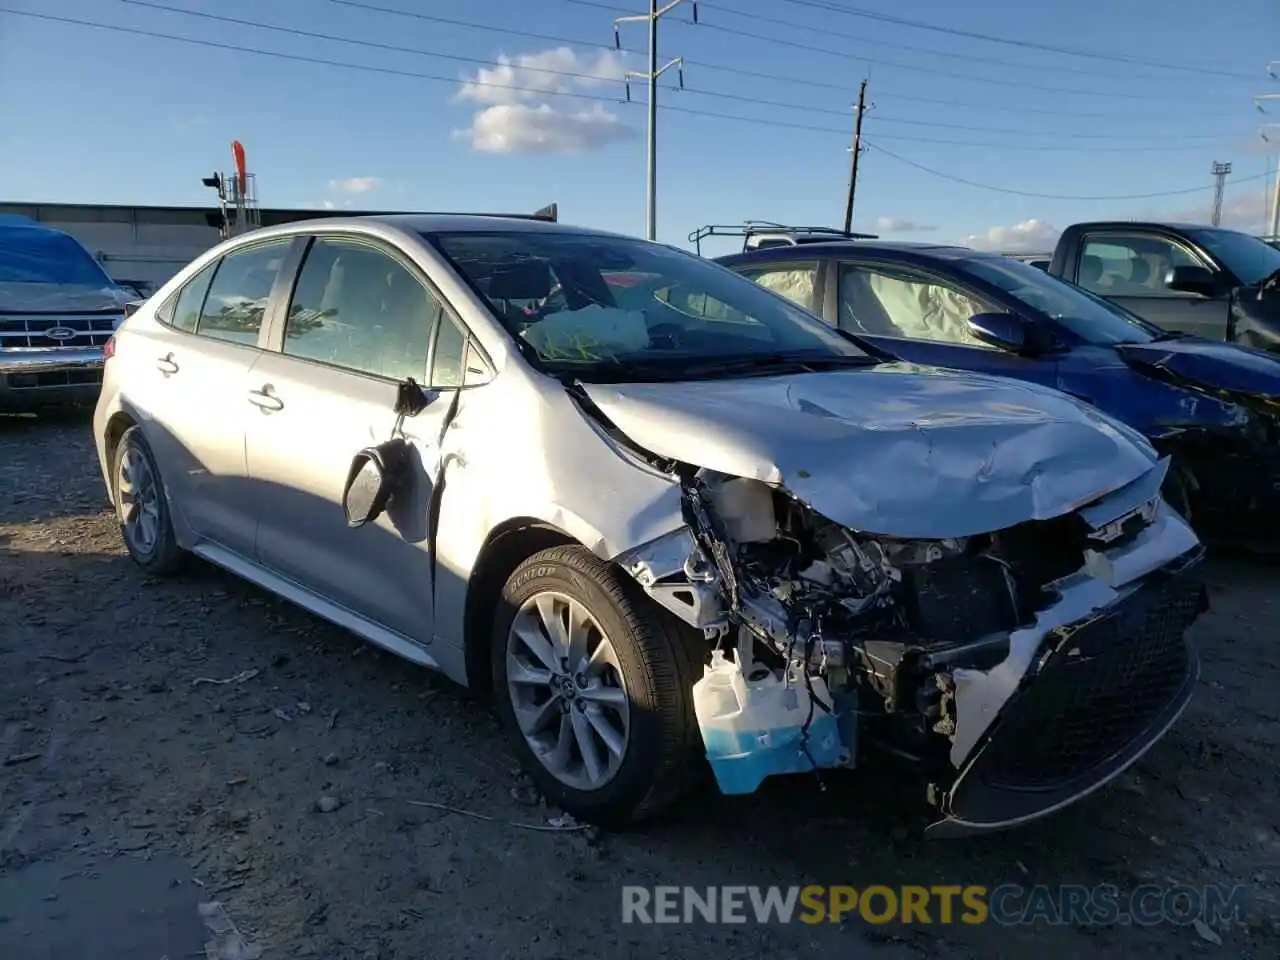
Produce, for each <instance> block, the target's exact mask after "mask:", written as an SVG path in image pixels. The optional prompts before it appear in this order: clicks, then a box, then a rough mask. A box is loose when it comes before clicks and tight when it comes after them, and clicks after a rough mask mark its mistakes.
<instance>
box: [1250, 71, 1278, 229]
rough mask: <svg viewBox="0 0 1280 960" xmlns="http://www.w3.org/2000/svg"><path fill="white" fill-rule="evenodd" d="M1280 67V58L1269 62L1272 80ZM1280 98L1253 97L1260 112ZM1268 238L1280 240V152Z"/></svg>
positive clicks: (1270, 95)
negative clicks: (1269, 103)
mask: <svg viewBox="0 0 1280 960" xmlns="http://www.w3.org/2000/svg"><path fill="white" fill-rule="evenodd" d="M1278 69H1280V60H1272V61H1271V62H1270V63H1268V64H1267V73H1268V74H1270V76H1271V79H1272V80H1276V79H1280V75H1277V70H1278ZM1268 100H1280V93H1264V94H1262V95H1261V96H1258V97H1254V98H1253V105H1254V106H1255V107H1257V108H1258V112H1259V113H1266V112H1267V110H1266V108H1265V107H1264V106H1263V105H1262V104H1263V102H1264V101H1268ZM1266 126H1267V127H1271V126H1275V124H1267V125H1266ZM1258 133H1259V135H1260V136H1261V137H1262V139H1263V140H1264V141H1268V140H1269V139H1270V138H1269V137H1268V136H1267V134H1266V127H1264V128H1262V129H1260V130H1259V131H1258ZM1267 239H1269V240H1280V152H1278V153H1277V154H1276V182H1275V184H1274V185H1273V193H1272V195H1271V229H1270V230H1269V231H1268V232H1267Z"/></svg>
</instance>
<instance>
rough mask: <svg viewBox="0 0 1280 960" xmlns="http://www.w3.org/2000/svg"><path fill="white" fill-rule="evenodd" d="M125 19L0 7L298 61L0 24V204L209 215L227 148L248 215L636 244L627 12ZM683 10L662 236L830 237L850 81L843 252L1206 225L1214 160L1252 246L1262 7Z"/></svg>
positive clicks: (995, 2)
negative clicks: (434, 220)
mask: <svg viewBox="0 0 1280 960" xmlns="http://www.w3.org/2000/svg"><path fill="white" fill-rule="evenodd" d="M146 2H147V3H149V4H152V5H149V6H144V5H140V4H139V3H137V2H134V3H130V2H126V0H0V8H3V9H6V10H9V11H20V12H22V11H25V12H27V13H36V14H41V15H44V16H49V17H61V18H66V19H70V20H91V21H95V22H98V23H102V24H111V25H115V26H118V27H123V28H128V29H129V30H135V31H148V32H151V33H161V34H169V35H173V36H182V37H189V38H196V39H200V40H204V41H208V42H211V43H215V44H227V45H233V46H241V47H251V48H255V49H258V50H264V51H273V52H275V53H278V54H284V55H289V56H291V57H299V58H303V59H301V60H298V59H286V58H282V57H273V56H264V55H255V54H251V53H245V52H239V51H234V50H229V49H223V48H216V47H210V46H200V45H193V44H188V43H180V42H174V41H172V40H165V39H159V38H156V37H148V36H144V35H140V34H138V33H128V32H113V31H106V30H102V29H95V28H91V27H86V26H82V25H73V24H68V23H62V22H50V21H48V20H40V19H35V18H32V17H29V16H19V15H13V14H12V13H3V12H0V145H2V146H3V149H2V150H0V200H42V201H62V202H106V203H156V204H195V203H206V202H209V201H210V200H211V199H212V194H211V192H210V191H208V190H207V189H205V188H203V187H201V185H200V178H201V177H202V176H205V175H207V174H208V173H209V172H211V171H212V170H213V169H215V168H220V169H224V170H225V169H228V168H229V167H230V164H231V159H230V152H229V143H230V141H231V140H232V139H233V138H236V139H239V140H241V141H242V142H243V143H244V145H245V147H246V151H247V154H248V160H249V168H250V170H251V171H252V172H254V173H255V174H256V175H257V180H258V190H259V196H260V199H261V202H262V203H263V205H265V206H300V205H308V206H323V205H332V206H334V207H336V208H342V207H344V206H350V207H353V208H364V209H424V210H433V209H434V210H463V209H476V210H515V211H524V210H533V209H534V208H536V207H539V206H541V205H543V204H545V203H548V202H550V201H553V200H554V201H557V202H558V203H559V204H560V211H561V219H562V220H565V221H571V222H575V223H581V224H585V225H590V226H597V227H602V228H606V229H614V230H620V231H623V232H627V233H634V234H640V233H642V232H643V229H644V126H645V108H644V106H643V104H642V103H641V102H640V101H642V100H643V99H644V93H645V91H644V89H643V85H642V84H641V85H634V86H633V87H632V90H631V96H632V100H633V102H631V103H626V102H624V97H623V94H624V89H623V85H622V84H621V83H620V82H618V80H617V77H618V76H619V75H620V74H621V72H622V71H624V70H626V69H642V68H643V67H644V66H645V64H644V62H643V60H642V58H641V57H639V56H636V55H632V54H615V53H611V52H610V51H611V50H612V47H613V26H612V22H613V19H614V17H616V16H619V15H622V14H623V13H624V12H626V11H632V12H641V11H642V10H643V9H644V8H645V0H487V2H477V0H470V2H466V0H351V2H338V0H154V2H153V0H146ZM353 3H356V4H364V5H363V6H358V5H353ZM166 7H167V8H172V9H161V8H166ZM370 7H381V8H383V9H384V10H387V9H391V10H394V9H398V10H401V11H413V12H417V13H419V14H422V15H425V16H426V17H431V18H437V19H436V20H430V19H422V18H421V17H419V18H414V17H410V16H399V15H393V14H391V13H386V12H381V11H378V10H375V9H369V8H370ZM829 8H836V9H839V8H845V9H846V10H861V11H870V12H872V13H873V14H883V15H886V16H888V17H891V18H899V19H905V20H910V21H919V22H922V23H926V24H930V25H933V26H935V27H939V28H942V29H941V30H927V29H920V28H918V27H914V26H908V25H904V24H899V23H892V22H884V21H883V20H878V19H874V18H869V17H865V16H856V15H850V14H848V13H840V12H835V10H833V9H829ZM174 9H176V10H186V11H196V12H198V13H204V14H212V15H216V16H218V17H229V18H236V19H240V20H245V21H253V22H254V23H256V24H268V25H274V26H278V27H284V28H288V29H291V30H301V31H307V32H310V33H313V34H325V35H329V36H331V37H334V38H342V39H345V40H346V41H359V42H358V43H356V42H341V40H340V39H320V38H317V37H307V36H299V35H296V34H290V33H286V32H281V31H276V30H269V29H264V28H263V27H262V26H256V25H246V24H233V23H227V22H222V21H218V20H213V19H208V18H205V17H199V16H191V15H189V14H183V13H180V12H172V10H174ZM698 13H699V21H700V23H699V24H698V25H696V26H695V25H693V24H691V23H690V22H689V21H690V12H689V9H688V5H685V6H683V7H682V8H681V9H678V10H676V11H675V12H673V13H672V14H670V15H669V16H668V17H667V18H665V19H664V20H663V21H662V27H661V42H660V55H661V57H662V60H663V61H664V62H665V60H667V59H670V58H672V57H676V56H682V57H684V58H685V60H686V65H685V70H684V82H685V89H684V90H667V89H664V90H663V92H662V93H661V95H660V97H659V103H660V105H662V106H664V107H673V108H679V109H678V110H665V109H664V110H662V111H661V113H660V120H659V158H658V177H659V188H658V236H659V239H661V240H664V241H667V242H672V243H680V244H683V243H684V242H685V237H686V236H687V234H688V233H689V231H690V230H692V229H693V228H694V227H696V226H697V225H699V224H701V223H707V222H721V223H733V222H739V221H741V220H743V219H745V218H748V217H756V218H764V219H772V220H779V221H788V222H792V223H801V222H803V223H829V224H836V223H838V222H839V221H840V219H841V218H842V216H843V207H844V196H845V190H846V186H847V179H848V162H849V154H848V151H847V148H848V145H849V139H850V133H851V129H852V111H851V106H852V104H853V102H854V101H855V100H856V95H857V87H858V82H859V80H861V79H862V77H863V76H869V78H870V85H869V88H868V97H869V100H870V101H872V102H873V103H874V105H875V108H874V110H872V111H871V112H869V113H868V114H867V117H866V122H865V126H864V136H865V139H866V142H867V143H868V145H869V147H870V149H868V151H867V152H866V153H865V154H863V156H862V162H861V171H860V175H859V190H858V200H857V205H856V211H855V226H856V227H860V228H862V229H870V230H879V231H881V232H882V233H886V234H887V233H893V234H894V235H895V236H901V237H904V238H937V239H942V240H966V239H969V240H970V241H971V242H975V243H978V244H986V245H989V246H990V245H996V246H1000V247H1008V248H1014V247H1039V246H1044V245H1045V244H1046V243H1050V242H1051V241H1052V237H1053V234H1052V228H1053V227H1061V226H1064V225H1066V224H1067V223H1070V222H1072V221H1074V220H1080V219H1087V218H1093V217H1118V216H1148V215H1179V216H1192V217H1197V218H1202V219H1207V217H1208V207H1209V203H1210V201H1211V199H1212V187H1211V177H1210V175H1209V167H1210V164H1211V162H1212V161H1214V160H1229V161H1232V163H1233V164H1234V173H1233V175H1232V177H1231V179H1229V180H1228V185H1227V204H1226V211H1227V219H1228V220H1229V221H1230V222H1232V223H1235V224H1237V225H1240V226H1243V227H1246V228H1249V229H1255V230H1258V229H1261V228H1262V227H1263V226H1264V224H1263V223H1262V222H1261V221H1262V217H1263V213H1264V211H1265V209H1266V207H1265V200H1264V197H1265V191H1266V188H1267V181H1266V180H1264V179H1259V176H1260V175H1262V174H1264V173H1265V172H1266V170H1267V169H1268V166H1271V167H1274V163H1275V154H1274V153H1270V154H1269V153H1267V152H1266V149H1265V145H1264V144H1262V143H1261V141H1260V139H1259V137H1258V128H1259V125H1260V124H1262V123H1266V122H1268V121H1272V122H1280V100H1278V101H1275V105H1274V106H1272V108H1271V112H1270V114H1269V115H1266V114H1262V113H1259V112H1258V111H1257V110H1256V109H1255V107H1254V105H1253V97H1254V96H1255V95H1257V94H1262V93H1269V92H1277V93H1280V81H1276V80H1273V79H1272V78H1270V77H1269V76H1268V75H1267V72H1266V64H1267V63H1268V61H1269V60H1277V59H1280V8H1278V7H1277V6H1276V4H1275V3H1274V0H1232V2H1230V3H1220V4H1215V5H1213V6H1212V7H1206V6H1205V5H1204V4H1202V3H1198V2H1192V0H1125V2H1123V3H1116V2H1114V0H1072V2H1071V3H1054V4H1050V3H1044V4H1030V3H1027V2H1026V0H974V2H971V3H968V4H963V5H961V4H955V3H952V2H945V3H944V2H942V0H906V2H898V3H889V2H886V0H708V2H707V3H704V4H699V10H698ZM441 20H452V21H457V22H458V23H453V24H450V23H445V22H440V21H441ZM461 24H472V25H475V26H464V25H461ZM485 27H487V28H489V29H483V28H485ZM950 30H959V31H963V32H967V33H970V34H973V33H981V34H988V35H993V36H999V37H1004V38H1013V39H1016V40H1021V41H1027V42H1029V43H1030V44H1032V45H1033V46H1017V45H1011V44H1000V43H994V42H990V41H988V40H984V39H976V38H972V37H966V36H957V35H955V34H954V33H950V32H944V31H950ZM522 34H524V35H522ZM746 34H754V35H755V36H747V35H746ZM569 40H573V41H581V42H579V43H572V44H571V43H564V42H561V41H569ZM622 42H623V46H624V47H626V48H631V49H642V48H643V46H644V43H645V27H644V25H643V24H631V25H625V26H624V27H623V28H622ZM593 43H594V44H598V45H597V46H594V47H593V46H591V44H593ZM1034 44H1047V45H1051V46H1055V47H1068V48H1075V49H1079V50H1087V51H1091V52H1094V53H1099V54H1103V55H1106V56H1110V57H1119V58H1137V59H1139V60H1146V61H1159V62H1161V63H1170V64H1180V65H1182V66H1184V67H1186V68H1188V69H1183V70H1174V69H1166V68H1163V67H1158V66H1148V65H1140V64H1135V63H1130V62H1115V61H1112V60H1106V59H1098V58H1089V57H1083V56H1075V55H1065V54H1062V53H1058V52H1051V51H1045V50H1042V49H1037V48H1036V47H1035V46H1034ZM388 47H391V48H408V49H387V48H388ZM410 50H417V51H422V52H424V53H426V52H429V53H433V54H441V55H448V57H452V58H454V59H449V58H448V57H445V56H425V55H423V53H415V52H409V51H410ZM860 57H867V58H870V59H871V60H872V61H874V62H869V63H868V62H865V61H863V60H860V59H859V58H860ZM499 58H504V59H505V61H506V62H507V65H506V66H498V65H496V63H495V61H497V60H498V59H499ZM317 61H318V62H317ZM469 61H479V62H469ZM486 62H487V63H488V64H489V65H488V67H486V66H484V63H486ZM336 64H347V65H359V66H363V67H366V68H372V69H352V68H351V67H349V66H338V65H336ZM524 67H532V68H540V69H537V70H535V69H524ZM725 68H730V69H725ZM1277 70H1278V72H1280V66H1278V67H1277ZM378 71H385V72H378ZM479 71H485V72H484V73H480V72H479ZM406 74H419V75H427V76H431V77H439V78H443V79H441V80H432V79H428V78H427V76H410V75H406ZM565 74H574V75H575V76H565ZM750 74H764V75H768V76H767V77H766V76H753V75H750ZM476 80H479V81H481V83H480V84H479V85H476V84H474V83H470V84H469V82H470V81H476ZM676 80H677V75H676V71H675V70H672V71H670V72H669V73H668V74H666V76H664V78H663V81H664V83H668V82H669V83H670V84H672V85H674V84H675V83H676ZM486 83H487V84H489V85H487V86H486V85H484V84H486ZM1046 88H1057V89H1046ZM1066 90H1070V91H1077V92H1063V91H1066ZM565 92H568V93H575V94H580V95H582V96H579V97H569V96H561V95H556V94H557V93H565ZM717 94H718V96H717ZM592 98H595V99H592ZM761 101H769V102H761ZM703 114H710V116H708V115H703ZM724 115H729V116H732V117H738V118H747V119H727V118H726V117H725V116H724ZM1274 131H1275V135H1276V136H1275V138H1274V139H1275V141H1276V142H1280V126H1277V127H1275V128H1274ZM1272 149H1274V144H1273V147H1272ZM911 164H916V165H919V166H923V167H928V168H931V169H932V170H934V171H939V172H942V173H945V174H947V175H949V176H951V177H956V178H960V179H962V180H969V181H974V182H976V183H981V184H987V185H992V186H998V187H1001V188H1004V189H1006V190H1012V191H1021V192H1024V193H1041V194H1055V195H1062V196H1070V197H1083V196H1105V197H1124V198H1126V199H1115V200H1096V201H1089V200H1075V199H1070V200H1060V199H1047V198H1037V197H1028V196H1020V195H1017V194H1014V193H1004V192H996V191H992V190H986V189H980V188H978V187H975V186H970V185H966V184H962V183H959V182H956V181H954V180H949V179H944V178H943V177H940V176H937V175H936V174H934V173H929V172H926V171H924V170H921V169H920V168H919V166H912V165H911ZM1247 178H1252V179H1247ZM1233 181H1234V182H1233ZM1198 184H1203V187H1202V188H1201V189H1199V190H1197V192H1195V193H1191V194H1184V195H1178V196H1168V197H1152V198H1147V199H1138V198H1137V197H1138V195H1143V194H1154V193H1160V192H1164V191H1174V190H1179V189H1183V188H1188V187H1195V186H1196V185H1198ZM707 249H708V250H709V251H710V252H720V251H722V250H723V249H725V248H724V247H723V246H722V247H720V248H707Z"/></svg>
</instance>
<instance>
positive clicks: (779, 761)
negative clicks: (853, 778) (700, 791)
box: [706, 710, 845, 795]
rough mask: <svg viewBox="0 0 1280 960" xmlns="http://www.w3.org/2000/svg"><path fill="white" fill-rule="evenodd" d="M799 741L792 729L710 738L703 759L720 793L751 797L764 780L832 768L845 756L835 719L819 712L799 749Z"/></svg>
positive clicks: (799, 737) (800, 739) (714, 735)
mask: <svg viewBox="0 0 1280 960" xmlns="http://www.w3.org/2000/svg"><path fill="white" fill-rule="evenodd" d="M801 741H802V736H801V733H800V731H799V730H797V729H795V728H787V729H786V730H783V731H780V732H779V733H777V734H773V733H765V734H762V735H761V736H759V737H758V738H756V737H732V736H721V735H720V734H718V733H716V734H712V736H711V738H710V739H709V740H708V741H707V743H706V746H707V759H708V760H709V761H710V763H711V770H712V772H714V773H715V777H716V784H717V785H718V786H719V787H720V792H721V793H725V794H735V795H736V794H744V793H754V792H755V791H756V790H757V789H759V787H760V784H761V783H763V782H764V779H765V778H766V777H774V776H779V775H782V774H788V773H808V772H810V771H812V770H814V769H818V768H821V767H834V766H836V765H838V764H839V763H840V760H841V758H842V756H843V755H844V752H845V749H844V746H843V744H841V742H840V731H839V729H838V727H837V725H836V718H835V717H834V716H833V715H832V714H830V713H827V712H826V711H823V710H815V711H814V716H813V721H812V722H811V723H810V724H809V735H808V739H807V740H804V742H803V745H802V742H801Z"/></svg>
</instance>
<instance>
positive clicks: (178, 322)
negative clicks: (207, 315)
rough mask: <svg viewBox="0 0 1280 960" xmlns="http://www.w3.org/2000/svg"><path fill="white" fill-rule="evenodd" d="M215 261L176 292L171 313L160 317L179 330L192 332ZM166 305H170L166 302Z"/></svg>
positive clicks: (207, 290) (206, 291) (215, 264)
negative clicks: (168, 315)
mask: <svg viewBox="0 0 1280 960" xmlns="http://www.w3.org/2000/svg"><path fill="white" fill-rule="evenodd" d="M216 267H217V263H216V262H215V263H211V264H209V266H207V267H205V268H204V269H203V270H201V271H200V272H199V273H197V274H196V275H195V276H194V277H192V278H191V279H190V280H189V281H188V282H187V285H186V286H185V287H183V288H182V290H181V291H180V292H179V293H178V299H177V300H176V301H173V302H172V306H171V309H172V311H173V315H172V316H170V317H162V318H161V319H163V320H165V321H166V322H167V323H170V324H172V325H173V326H175V327H177V328H178V329H179V330H185V331H187V333H194V332H195V329H196V323H197V322H198V321H199V319H200V309H201V308H202V307H203V306H204V295H205V294H206V293H208V292H209V281H210V280H212V279H213V271H214V269H215V268H216ZM166 307H170V305H169V304H166Z"/></svg>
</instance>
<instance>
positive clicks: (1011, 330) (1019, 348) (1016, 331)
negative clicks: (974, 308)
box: [969, 313, 1042, 354]
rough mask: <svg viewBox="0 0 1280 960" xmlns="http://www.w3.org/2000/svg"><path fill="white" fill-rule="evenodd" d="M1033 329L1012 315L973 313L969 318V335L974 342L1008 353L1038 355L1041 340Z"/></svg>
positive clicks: (1024, 321)
mask: <svg viewBox="0 0 1280 960" xmlns="http://www.w3.org/2000/svg"><path fill="white" fill-rule="evenodd" d="M1036 332H1037V331H1036V330H1035V328H1034V327H1033V326H1032V325H1031V324H1030V323H1028V322H1027V321H1026V320H1023V319H1022V318H1021V317H1017V316H1014V315H1013V314H1012V313H975V314H974V315H973V316H972V317H970V318H969V334H970V335H971V336H972V337H973V338H974V339H975V340H981V341H982V342H983V343H986V344H990V345H991V346H993V347H998V348H999V349H1001V350H1007V351H1008V352H1009V353H1019V354H1030V353H1038V352H1039V351H1040V349H1041V347H1042V343H1041V338H1039V337H1037V336H1036Z"/></svg>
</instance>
